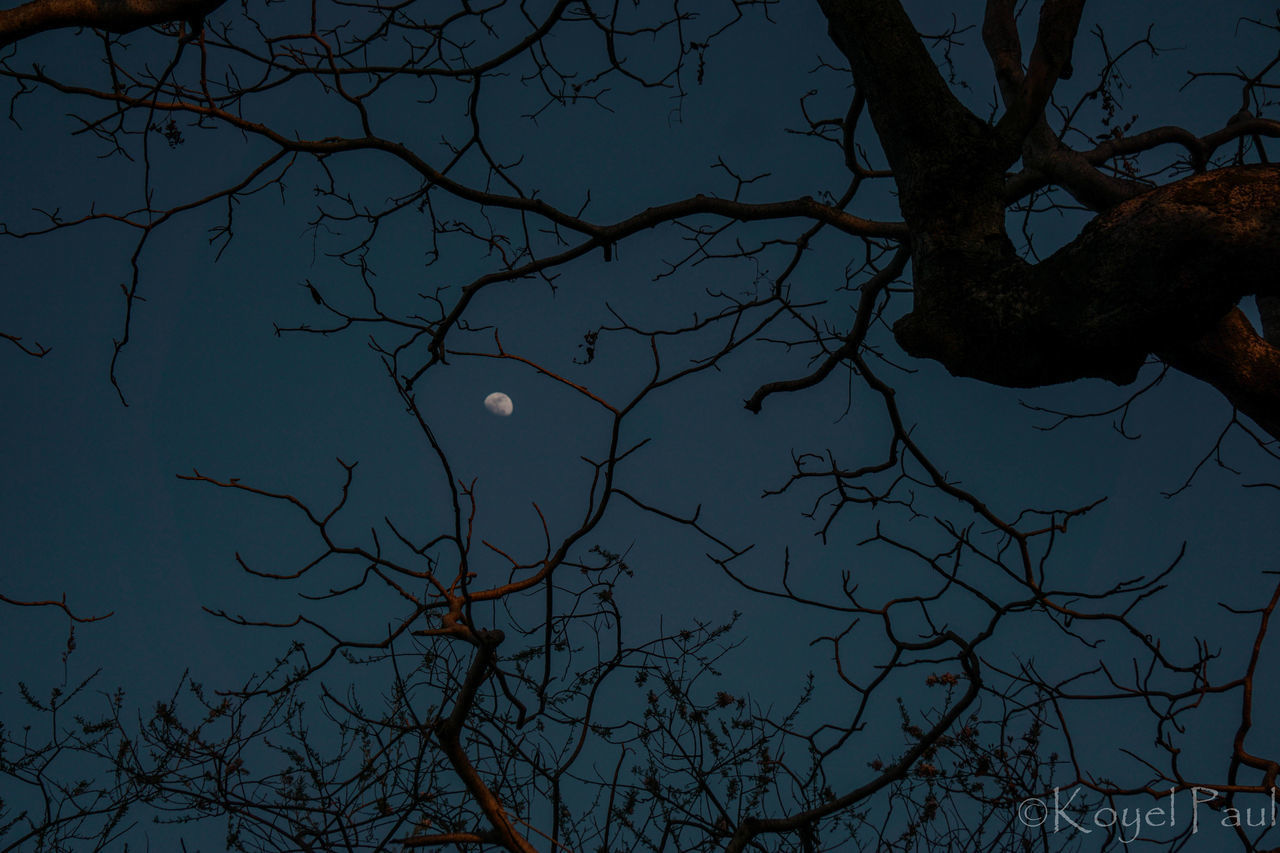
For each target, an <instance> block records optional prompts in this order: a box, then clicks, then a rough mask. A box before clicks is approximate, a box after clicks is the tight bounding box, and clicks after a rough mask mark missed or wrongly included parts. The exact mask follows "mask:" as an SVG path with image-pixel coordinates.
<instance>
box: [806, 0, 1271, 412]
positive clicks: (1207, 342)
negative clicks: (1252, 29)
mask: <svg viewBox="0 0 1280 853" xmlns="http://www.w3.org/2000/svg"><path fill="white" fill-rule="evenodd" d="M819 4H820V5H821V7H822V9H823V12H824V14H826V16H827V20H828V23H829V26H830V32H831V37H832V39H833V40H834V41H835V43H836V45H837V46H839V47H840V49H841V50H842V51H843V52H844V54H845V56H846V57H847V58H848V60H849V63H850V67H851V69H852V71H853V76H854V82H855V84H856V85H857V87H858V93H859V95H860V96H863V97H865V98H866V103H867V108H868V112H869V114H870V116H871V119H872V122H873V123H874V125H875V128H876V133H877V135H878V136H879V137H880V140H881V142H882V145H883V148H884V151H885V156H886V157H887V159H888V160H889V165H890V167H891V168H892V170H893V172H894V178H895V181H896V182H897V185H898V189H899V201H900V204H901V207H902V214H903V218H904V219H905V220H906V224H907V227H908V229H909V230H910V232H911V245H912V266H913V270H912V272H913V288H914V300H915V301H914V305H913V307H912V310H911V312H910V313H909V314H907V315H906V316H904V317H902V318H901V319H900V320H899V321H898V322H897V323H896V324H895V326H894V333H895V336H896V337H897V339H898V342H899V344H900V345H901V346H902V347H903V349H905V350H906V351H907V352H908V353H909V354H911V355H914V356H917V357H921V358H932V359H936V360H937V361H939V362H941V363H942V364H943V365H944V366H945V367H946V368H947V369H948V370H950V371H951V372H952V373H953V374H956V375H959V376H969V377H973V378H976V379H980V380H983V381H986V382H991V383H994V384H998V385H1005V386H1013V387H1032V386H1041V385H1049V384H1054V383H1059V382H1069V381H1072V380H1075V379H1083V378H1088V377H1100V378H1104V379H1108V380H1110V381H1113V382H1116V383H1119V384H1125V383H1128V382H1132V381H1133V379H1134V378H1135V377H1136V375H1137V372H1138V370H1139V368H1140V367H1141V366H1142V364H1143V363H1144V362H1145V360H1146V358H1147V356H1148V355H1149V354H1151V353H1157V354H1160V355H1161V357H1163V358H1165V359H1166V360H1168V361H1169V362H1170V363H1171V364H1173V365H1174V366H1175V367H1178V368H1179V369H1182V370H1184V371H1186V372H1188V373H1190V374H1191V375H1193V376H1197V377H1198V378H1201V379H1203V380H1204V381H1207V382H1209V383H1211V384H1213V385H1214V386H1215V387H1217V388H1218V389H1219V390H1220V391H1222V393H1223V394H1224V395H1225V396H1226V397H1227V398H1228V399H1229V400H1230V401H1231V402H1232V403H1233V404H1234V405H1236V406H1237V408H1239V409H1240V410H1241V411H1243V412H1245V413H1246V414H1248V415H1250V417H1252V418H1254V419H1255V420H1256V421H1257V422H1258V423H1259V425H1261V426H1263V428H1264V429H1266V430H1267V431H1268V432H1270V433H1271V434H1272V435H1274V436H1276V437H1280V382H1277V381H1276V379H1278V378H1280V367H1278V365H1280V351H1278V350H1276V349H1275V348H1274V347H1272V346H1271V344H1269V343H1268V342H1267V340H1266V339H1264V338H1262V337H1259V336H1258V335H1257V334H1256V333H1254V331H1253V329H1252V328H1251V327H1249V324H1248V321H1247V320H1245V319H1244V317H1243V315H1241V314H1239V312H1238V311H1236V310H1234V306H1235V305H1236V303H1238V302H1239V301H1240V299H1241V298H1242V297H1244V296H1246V295H1249V294H1253V295H1256V296H1258V297H1259V299H1260V304H1261V305H1263V306H1265V307H1266V309H1267V310H1266V311H1265V312H1264V314H1266V316H1267V317H1268V318H1269V321H1270V323H1271V324H1272V325H1275V324H1276V321H1275V316H1276V314H1280V312H1276V311H1273V310H1272V309H1274V306H1275V303H1274V302H1273V301H1272V300H1273V298H1274V297H1280V286H1278V282H1277V277H1276V274H1275V270H1277V269H1280V167H1276V166H1271V165H1258V166H1243V167H1235V168H1227V169H1219V170H1216V171H1213V172H1209V173H1207V174H1197V175H1193V176H1192V177H1189V178H1185V179H1183V180H1181V181H1177V182H1175V183H1172V184H1169V185H1166V186H1163V187H1159V188H1157V189H1154V190H1150V191H1148V192H1143V193H1142V194H1140V195H1135V189H1136V188H1135V186H1133V185H1131V184H1126V183H1123V182H1117V181H1114V180H1110V179H1107V178H1106V177H1105V176H1103V175H1102V173H1100V172H1098V171H1097V170H1096V169H1094V168H1093V167H1092V166H1090V165H1089V164H1087V163H1085V162H1084V160H1083V158H1082V156H1081V155H1079V154H1078V153H1077V152H1072V151H1069V150H1067V149H1065V148H1063V147H1062V146H1061V144H1060V143H1059V142H1058V141H1057V139H1056V138H1055V137H1054V136H1053V134H1052V133H1051V132H1049V130H1048V128H1047V126H1046V125H1045V122H1044V116H1043V108H1044V104H1045V102H1046V101H1047V99H1048V97H1049V95H1050V94H1051V91H1052V88H1053V83H1054V81H1056V80H1057V79H1058V78H1059V77H1060V76H1063V75H1064V74H1066V73H1068V72H1069V68H1070V58H1071V45H1072V42H1073V41H1074V38H1075V34H1076V29H1077V26H1078V24H1079V20H1080V12H1081V8H1082V6H1083V3H1082V2H1079V0H1045V2H1044V5H1043V8H1042V13H1041V17H1040V22H1039V31H1038V34H1037V38H1036V45H1035V48H1034V49H1033V51H1032V55H1031V59H1030V63H1029V66H1028V68H1027V70H1026V71H1025V72H1024V71H1023V70H1022V67H1021V48H1020V45H1019V42H1018V37H1017V28H1016V26H1015V22H1014V20H1013V17H1012V14H1013V6H1014V4H1013V3H1011V2H1008V0H990V2H989V3H988V5H987V16H986V20H985V21H984V27H983V36H984V40H985V41H986V43H987V47H988V52H989V53H990V55H991V57H992V61H993V64H994V67H995V70H996V76H997V80H998V82H999V83H1000V88H1001V91H1002V93H1003V96H1004V100H1005V102H1006V112H1005V113H1004V115H1003V116H1002V117H1001V118H1000V119H999V120H998V121H997V122H996V124H995V125H994V126H992V125H990V124H987V123H986V122H984V121H981V120H980V119H978V118H977V117H976V116H974V115H973V114H972V113H971V112H969V111H968V110H967V109H966V108H965V107H964V106H963V105H962V104H960V102H959V101H958V100H957V99H956V98H955V97H954V95H953V93H952V92H951V91H950V89H949V88H948V87H947V84H946V82H945V81H944V80H943V79H942V76H941V75H940V74H939V73H938V70H937V68H936V66H935V64H934V62H933V60H932V58H931V57H930V56H929V54H928V52H927V51H926V50H925V48H924V45H923V43H922V41H921V40H920V37H919V35H918V34H917V33H916V30H915V28H914V26H913V25H912V23H911V20H910V18H909V17H908V16H907V14H906V12H905V11H904V10H903V9H902V6H901V5H900V4H899V3H898V2H896V0H819ZM1020 156H1021V157H1022V158H1023V160H1024V162H1028V163H1030V162H1032V161H1036V162H1038V163H1040V164H1041V165H1042V166H1044V167H1045V168H1044V169H1042V171H1044V172H1045V174H1047V175H1049V176H1050V178H1051V179H1055V180H1061V181H1062V182H1063V184H1064V186H1066V187H1067V189H1068V190H1069V191H1071V192H1073V193H1075V194H1076V195H1077V197H1078V198H1080V197H1085V198H1088V199H1090V200H1091V202H1092V203H1093V206H1095V208H1096V209H1101V210H1103V211H1104V212H1103V213H1101V215H1099V216H1098V217H1097V218H1096V219H1095V220H1093V221H1092V222H1091V223H1090V224H1089V225H1088V226H1086V227H1085V228H1084V229H1083V230H1082V232H1081V233H1080V235H1079V236H1078V237H1077V238H1076V239H1075V240H1073V241H1072V242H1071V243H1069V244H1068V245H1067V246H1065V247H1063V248H1062V249H1060V250H1059V251H1058V252H1056V253H1054V254H1053V255H1052V256H1051V257H1049V258H1047V259H1046V260H1044V261H1042V262H1041V263H1038V264H1034V265H1033V264H1029V263H1027V262H1026V261H1025V260H1024V259H1022V258H1021V257H1019V256H1018V255H1017V253H1016V252H1015V250H1014V247H1013V244H1012V242H1011V241H1010V240H1009V237H1008V234H1007V232H1006V230H1005V215H1006V211H1005V204H1006V197H1005V195H1004V190H1005V186H1004V182H1005V178H1006V171H1007V169H1008V168H1009V167H1010V166H1011V165H1012V164H1013V162H1014V161H1015V160H1016V159H1017V158H1018V157H1020ZM1036 168H1039V167H1038V166H1037V167H1036ZM1082 171H1084V172H1088V173H1089V174H1088V175H1084V176H1083V178H1081V176H1080V174H1079V173H1081V172H1082ZM1090 178H1096V180H1090ZM1267 331H1268V336H1269V337H1270V336H1271V329H1268V330H1267Z"/></svg>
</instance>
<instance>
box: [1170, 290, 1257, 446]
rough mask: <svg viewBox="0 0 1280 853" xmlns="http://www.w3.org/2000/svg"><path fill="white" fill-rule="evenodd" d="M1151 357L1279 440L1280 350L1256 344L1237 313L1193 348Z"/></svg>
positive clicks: (1230, 314)
mask: <svg viewBox="0 0 1280 853" xmlns="http://www.w3.org/2000/svg"><path fill="white" fill-rule="evenodd" d="M1157 355H1159V356H1160V357H1161V358H1163V359H1164V360H1165V361H1167V362H1168V363H1169V364H1171V365H1173V366H1174V367H1176V368H1178V369H1179V370H1181V371H1182V372H1183V373H1188V374H1190V375H1192V376H1194V377H1196V378H1197V379H1201V380H1204V381H1205V382H1208V383H1209V384H1210V385H1212V386H1213V387H1215V388H1217V389H1218V390H1219V391H1221V392H1222V394H1223V396H1224V397H1226V398H1227V400H1229V401H1230V402H1231V405H1233V406H1235V407H1236V409H1238V410H1239V411H1241V412H1243V413H1244V414H1246V415H1248V416H1249V417H1250V418H1253V420H1254V421H1255V422H1256V423H1257V424H1258V426H1260V427H1262V428H1263V429H1264V430H1266V431H1267V432H1268V433H1270V434H1271V435H1273V436H1277V437H1280V349H1277V348H1276V347H1274V346H1272V345H1271V344H1269V343H1267V341H1266V340H1264V339H1263V338H1261V337H1260V336H1259V335H1258V333H1257V332H1255V331H1254V329H1253V326H1252V324H1250V323H1249V320H1248V318H1247V317H1245V315H1244V312H1243V311H1241V310H1240V309H1239V308H1235V309H1232V310H1231V311H1230V312H1228V313H1227V315H1226V316H1225V317H1223V318H1222V319H1221V320H1220V321H1219V322H1218V323H1217V324H1216V325H1215V326H1214V327H1213V328H1212V329H1210V330H1209V332H1208V333H1207V334H1205V335H1204V336H1203V337H1201V338H1199V339H1198V340H1196V341H1194V342H1193V343H1190V344H1185V345H1183V346H1179V347H1175V348H1173V349H1169V350H1166V351H1162V352H1160V353H1157Z"/></svg>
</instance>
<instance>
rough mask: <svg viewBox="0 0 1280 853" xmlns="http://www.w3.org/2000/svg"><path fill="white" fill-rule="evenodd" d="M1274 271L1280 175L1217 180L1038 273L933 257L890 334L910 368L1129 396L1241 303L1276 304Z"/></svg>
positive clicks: (1166, 196) (976, 255)
mask: <svg viewBox="0 0 1280 853" xmlns="http://www.w3.org/2000/svg"><path fill="white" fill-rule="evenodd" d="M1278 266H1280V168H1277V167H1274V166H1247V167H1240V168H1234V169H1220V170H1218V171H1215V172H1210V173H1208V174H1205V175H1197V176H1194V177H1191V178H1187V179H1185V180H1182V181H1179V182H1177V183H1174V184H1170V185H1167V186H1164V187H1160V188H1159V189H1156V190H1153V191H1151V192H1149V193H1147V194H1145V195H1143V196H1140V197H1138V198H1136V199H1133V200H1131V201H1128V202H1125V203H1123V204H1121V205H1118V206H1117V207H1115V208H1113V209H1112V210H1111V211H1109V212H1108V213H1106V214H1103V215H1102V216H1100V217H1098V218H1097V219H1095V220H1094V221H1093V222H1092V223H1090V224H1089V225H1088V226H1087V227H1086V228H1085V229H1084V231H1083V232H1082V233H1081V234H1080V236H1079V237H1078V238H1076V239H1075V240H1074V241H1072V242H1071V243H1070V244H1068V245H1067V246H1065V247H1063V248H1062V249H1061V250H1059V251H1058V252H1056V253H1055V254H1054V255H1053V256H1052V257H1050V258H1048V259H1047V260H1045V261H1044V262H1043V263H1041V264H1038V265H1035V266H1032V265H1029V264H1026V263H1025V262H1023V261H1022V260H1021V259H1018V258H1016V257H1001V256H1000V255H998V254H994V253H991V252H989V251H986V247H985V246H981V245H980V246H976V247H974V246H965V245H963V244H960V245H955V246H950V247H945V248H944V249H942V250H935V251H934V252H933V255H932V257H931V258H930V263H929V264H928V265H927V266H925V267H924V268H923V269H921V268H920V266H919V265H917V269H916V302H915V308H914V310H913V312H912V313H911V314H909V315H908V316H907V317H905V318H903V319H902V320H900V321H899V322H898V323H897V325H896V326H895V333H896V334H897V337H898V340H899V342H900V343H901V344H902V345H903V347H904V348H905V349H906V350H907V351H908V352H910V353H912V354H913V355H917V356H922V357H929V358H936V359H938V360H939V361H941V362H942V363H943V364H945V365H946V366H947V368H948V369H949V370H951V372H952V373H955V374H957V375H963V376H973V377H976V378H979V379H983V380H985V381H988V382H994V383H996V384H999V385H1009V386H1018V387H1025V386H1036V385H1045V384H1052V383H1056V382H1065V381H1070V380H1073V379H1079V378H1084V377H1089V376H1095V377H1103V378H1107V379H1111V380H1113V381H1116V382H1120V383H1125V382H1129V381H1132V379H1133V378H1134V376H1135V375H1136V373H1137V370H1138V368H1139V367H1140V366H1141V365H1142V363H1143V361H1144V359H1145V358H1146V356H1147V354H1149V353H1152V352H1157V351H1166V350H1175V349H1177V348H1179V347H1182V346H1184V345H1186V344H1188V343H1189V342H1192V341H1195V340H1197V339H1199V338H1200V337H1201V336H1203V335H1205V334H1206V333H1207V332H1208V331H1209V330H1210V329H1211V328H1212V327H1213V325H1214V324H1215V323H1216V322H1217V321H1218V319H1219V318H1221V317H1222V316H1223V315H1224V314H1226V312H1228V311H1229V310H1231V308H1232V307H1233V306H1234V305H1235V304H1236V302H1238V301H1239V300H1240V298H1241V297H1242V296H1245V295H1247V294H1250V293H1253V294H1261V295H1271V294H1273V293H1274V291H1275V288H1276V281H1275V276H1274V273H1273V272H1272V271H1273V270H1275V269H1276V268H1277V267H1278ZM1277 387H1278V388H1280V386H1277Z"/></svg>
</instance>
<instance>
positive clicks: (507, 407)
mask: <svg viewBox="0 0 1280 853" xmlns="http://www.w3.org/2000/svg"><path fill="white" fill-rule="evenodd" d="M484 407H485V408H486V409H488V410H489V411H491V412H493V413H494V414H495V415H500V416H502V417H504V418H505V417H506V416H507V415H509V414H511V412H512V411H513V410H514V407H513V406H512V405H511V398H510V397H508V396H507V395H506V394H503V393H502V392H501V391H494V392H493V393H492V394H490V395H489V396H488V397H485V398H484Z"/></svg>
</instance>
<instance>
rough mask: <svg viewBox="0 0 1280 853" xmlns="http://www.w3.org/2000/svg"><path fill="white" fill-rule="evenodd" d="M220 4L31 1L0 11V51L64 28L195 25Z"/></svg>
mask: <svg viewBox="0 0 1280 853" xmlns="http://www.w3.org/2000/svg"><path fill="white" fill-rule="evenodd" d="M222 3H223V0H31V2H29V3H24V4H22V5H21V6H18V7H16V8H13V9H4V10H0V47H3V46H5V45H7V44H12V43H14V42H16V41H19V40H21V39H24V38H28V37H30V36H33V35H36V34H37V33H42V32H45V31H46V30H55V29H62V28H66V27H94V28H96V29H100V30H107V31H108V32H113V33H127V32H132V31H133V30H136V29H140V28H142V27H149V26H152V25H154V24H163V23H167V22H170V21H199V20H200V19H202V18H204V16H205V15H207V14H208V13H210V12H212V11H213V10H214V9H216V8H218V7H219V6H221V5H222Z"/></svg>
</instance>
